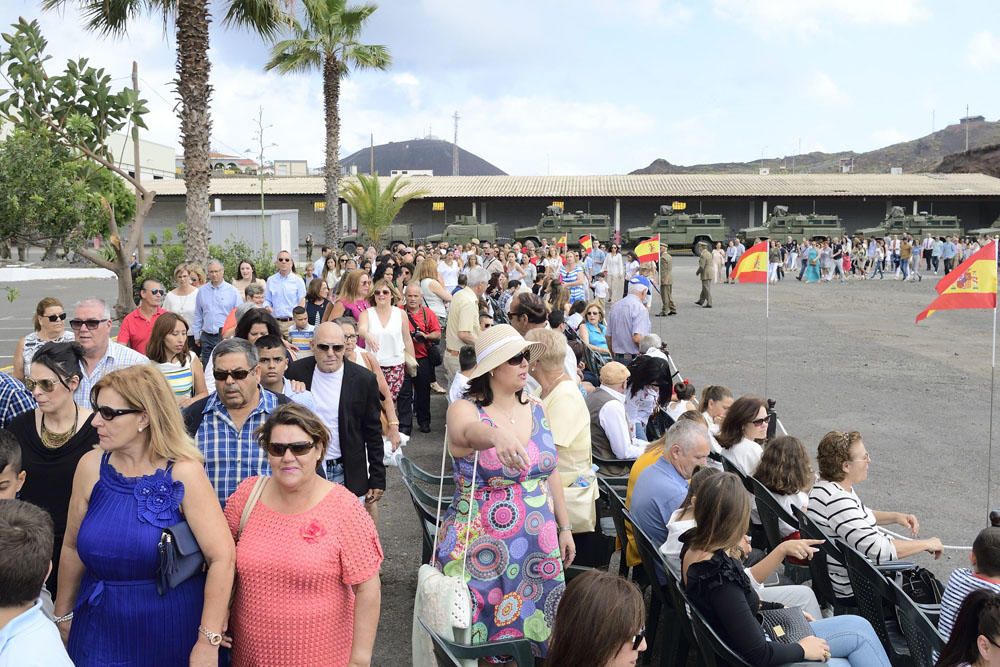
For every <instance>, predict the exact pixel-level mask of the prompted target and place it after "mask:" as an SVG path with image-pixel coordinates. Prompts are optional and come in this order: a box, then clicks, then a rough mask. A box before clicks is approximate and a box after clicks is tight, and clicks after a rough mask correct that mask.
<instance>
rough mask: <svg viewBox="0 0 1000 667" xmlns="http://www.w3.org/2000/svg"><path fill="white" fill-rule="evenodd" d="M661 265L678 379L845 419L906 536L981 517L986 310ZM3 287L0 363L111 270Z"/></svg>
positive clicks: (855, 284) (415, 447) (382, 637)
mask: <svg viewBox="0 0 1000 667" xmlns="http://www.w3.org/2000/svg"><path fill="white" fill-rule="evenodd" d="M674 266H675V269H674V281H675V285H674V301H675V303H676V304H677V307H678V310H679V314H678V315H677V316H675V317H665V318H654V319H653V329H654V331H656V332H658V333H659V334H660V335H661V336H663V338H664V340H665V341H667V343H668V345H669V347H670V352H671V354H672V356H673V358H674V360H675V362H676V363H677V365H678V366H679V368H680V369H681V372H682V373H683V374H684V377H686V378H688V379H689V380H690V381H691V382H692V383H693V384H694V385H695V386H696V387H697V388H698V390H699V391H700V390H701V388H702V387H704V386H705V385H707V384H725V385H727V386H729V387H730V388H731V389H733V391H734V393H736V394H737V395H740V394H744V393H754V394H759V395H766V396H768V397H770V398H773V399H775V400H776V401H777V411H778V413H779V416H780V418H781V420H782V423H783V424H784V425H785V427H786V428H787V429H788V431H789V432H790V433H791V434H793V435H796V436H798V437H800V438H801V439H802V440H803V442H805V443H806V446H807V448H808V449H810V450H811V451H815V447H816V445H817V444H818V443H819V440H820V438H821V437H822V436H823V434H824V433H826V432H827V431H829V430H831V429H838V430H847V429H856V430H859V431H861V432H862V434H863V436H864V439H865V444H866V447H867V448H868V450H869V452H871V455H872V465H871V473H870V478H869V480H868V481H867V482H865V483H864V484H862V485H859V487H858V492H859V494H860V495H861V497H862V498H863V499H864V501H865V502H866V503H867V504H868V505H870V506H871V507H873V508H876V509H882V510H901V511H902V510H905V511H906V512H911V513H914V514H916V515H917V517H918V518H919V520H920V525H921V530H920V534H921V535H922V536H938V537H940V538H941V539H942V540H943V541H944V543H945V544H948V545H969V544H971V542H972V538H973V537H974V536H975V534H976V532H978V530H979V529H980V528H982V527H983V526H985V525H986V523H987V518H986V516H987V506H988V505H987V500H986V481H987V470H988V461H989V456H988V449H989V411H990V405H989V400H990V378H991V366H990V361H991V360H990V352H991V348H990V346H991V332H992V323H993V313H992V312H991V311H987V310H969V311H950V312H938V313H937V314H935V315H933V316H932V317H930V318H928V319H927V320H925V321H924V322H922V323H921V324H919V325H914V322H913V320H914V317H915V316H916V314H917V313H918V312H920V311H921V310H923V309H924V308H925V307H926V306H927V305H928V304H929V303H930V301H931V300H932V299H933V297H934V294H935V293H934V277H933V276H930V277H928V278H926V279H925V280H924V281H923V282H921V283H902V282H897V281H895V280H890V279H886V280H881V281H880V280H874V281H850V282H848V283H847V284H843V285H842V284H838V283H823V284H813V285H806V284H804V283H799V282H796V281H795V280H794V279H786V280H785V281H783V282H781V283H780V284H778V285H775V286H771V289H770V311H769V312H770V317H769V318H768V319H767V320H766V321H765V317H764V306H765V289H764V286H763V285H725V284H719V285H715V286H714V288H713V292H712V294H713V302H714V308H712V309H711V310H707V309H702V308H700V307H698V306H695V305H694V303H693V302H694V300H695V299H696V298H697V297H698V293H699V290H700V283H699V282H698V280H697V278H696V277H695V267H696V263H695V261H694V260H693V259H692V258H691V257H688V256H686V255H680V256H678V257H677V258H675V264H674ZM0 287H2V286H0ZM16 287H17V288H18V290H19V292H20V293H19V296H18V298H17V300H16V301H15V302H14V303H13V304H7V303H3V304H2V306H0V355H7V359H0V364H6V363H9V356H10V354H11V352H12V351H13V346H14V344H15V343H16V340H17V338H18V337H19V336H20V335H23V334H24V333H26V332H27V331H28V330H29V324H28V323H29V322H30V314H31V311H32V309H33V307H34V304H35V303H36V302H37V300H38V299H39V298H41V297H42V296H45V295H48V294H52V295H55V296H58V297H59V298H60V299H62V300H63V302H64V303H66V304H67V305H70V304H72V302H73V301H75V300H76V299H78V298H81V297H83V296H89V295H97V296H104V297H107V298H112V299H113V298H114V297H115V294H116V292H115V285H114V282H113V281H112V280H75V281H64V282H60V283H54V282H37V283H18V284H16ZM656 310H657V311H658V307H657V309H656ZM765 331H766V332H767V337H766V353H765ZM765 371H766V372H765ZM765 376H766V381H765ZM432 401H433V403H432V410H433V432H432V433H431V434H428V435H424V434H421V433H415V434H414V437H413V439H412V440H411V442H410V444H409V445H408V446H407V448H406V452H407V455H408V456H409V457H410V458H412V459H413V460H414V461H415V462H416V463H418V465H420V466H422V467H423V468H425V469H428V470H434V471H436V470H437V469H438V467H439V466H440V453H441V449H440V447H441V442H442V435H443V415H444V410H445V408H446V405H445V398H444V397H443V396H435V397H434V398H433V399H432ZM997 438H1000V429H998V433H997ZM996 467H997V466H996V465H994V468H996ZM998 482H1000V480H998V477H997V475H996V474H995V475H994V479H993V506H995V507H1000V493H998V489H997V486H998ZM380 504H381V517H380V521H379V533H380V535H381V538H382V544H383V549H384V551H385V564H384V566H383V569H382V586H383V587H382V615H381V622H380V628H379V634H378V640H377V644H376V649H375V659H374V664H376V665H386V666H388V665H392V666H393V667H397V666H398V665H400V664H408V663H409V662H410V632H411V623H412V600H413V595H414V589H415V583H416V573H417V569H418V568H419V566H420V554H421V541H420V528H419V524H418V523H417V521H416V515H415V513H414V511H413V507H412V505H411V503H410V500H409V497H408V495H407V493H406V490H405V489H404V487H403V485H402V483H401V482H400V479H399V473H398V470H396V469H390V471H389V488H388V490H387V493H386V495H385V496H384V498H383V500H382V501H381V503H380ZM967 558H968V552H967V551H961V550H947V551H945V555H944V557H943V558H942V559H941V560H940V561H936V562H935V561H933V560H931V559H930V557H929V556H926V555H923V556H918V557H917V558H916V560H917V561H918V562H920V563H921V564H922V565H925V566H927V567H929V568H930V569H932V570H933V571H934V572H936V573H937V574H938V575H939V576H946V575H947V573H948V572H950V571H951V570H952V569H953V568H955V567H960V566H963V565H965V564H966V563H967Z"/></svg>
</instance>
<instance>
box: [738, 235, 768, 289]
mask: <svg viewBox="0 0 1000 667" xmlns="http://www.w3.org/2000/svg"><path fill="white" fill-rule="evenodd" d="M729 278H730V280H734V281H736V282H740V283H766V282H767V241H761V242H760V243H757V244H756V245H752V246H750V248H749V249H748V250H747V251H746V252H745V253H743V255H742V256H741V257H740V259H739V261H737V262H736V266H735V267H734V268H733V272H732V273H731V274H729Z"/></svg>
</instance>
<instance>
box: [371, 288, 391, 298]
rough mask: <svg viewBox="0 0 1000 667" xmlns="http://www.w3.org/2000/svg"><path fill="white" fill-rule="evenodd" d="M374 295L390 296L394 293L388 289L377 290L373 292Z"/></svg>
mask: <svg viewBox="0 0 1000 667" xmlns="http://www.w3.org/2000/svg"><path fill="white" fill-rule="evenodd" d="M373 294H375V296H389V295H390V294H392V291H391V290H387V289H377V290H375V291H374V292H373Z"/></svg>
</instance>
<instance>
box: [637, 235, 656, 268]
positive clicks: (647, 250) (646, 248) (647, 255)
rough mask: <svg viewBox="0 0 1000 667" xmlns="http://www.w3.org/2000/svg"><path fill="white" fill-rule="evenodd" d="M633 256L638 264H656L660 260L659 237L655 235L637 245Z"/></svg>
mask: <svg viewBox="0 0 1000 667" xmlns="http://www.w3.org/2000/svg"><path fill="white" fill-rule="evenodd" d="M635 256H636V257H637V258H638V259H639V261H640V262H658V261H659V260H660V235H659V234H657V235H656V236H654V237H653V238H650V239H646V240H645V241H643V242H642V243H640V244H639V245H637V246H636V247H635Z"/></svg>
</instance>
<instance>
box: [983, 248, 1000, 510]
mask: <svg viewBox="0 0 1000 667" xmlns="http://www.w3.org/2000/svg"><path fill="white" fill-rule="evenodd" d="M998 253H1000V241H998V240H997V239H994V240H993V262H994V263H997V262H998V261H1000V260H998V258H1000V255H998ZM998 282H1000V281H998ZM994 296H995V298H994V301H993V344H992V355H991V360H990V427H989V440H990V445H989V453H988V454H987V463H986V516H989V515H990V508H991V506H992V492H993V394H994V391H995V388H996V374H997V299H998V298H1000V297H997V296H996V295H994Z"/></svg>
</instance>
